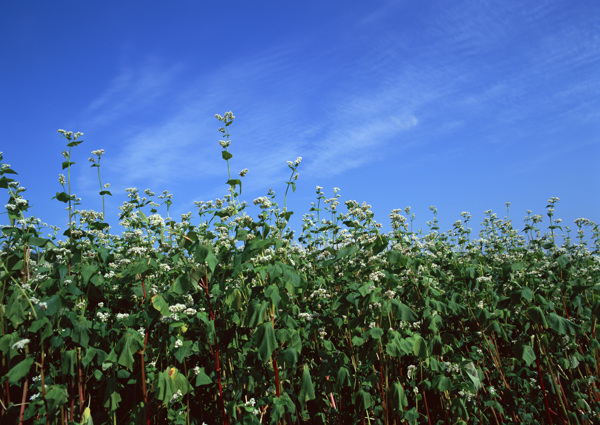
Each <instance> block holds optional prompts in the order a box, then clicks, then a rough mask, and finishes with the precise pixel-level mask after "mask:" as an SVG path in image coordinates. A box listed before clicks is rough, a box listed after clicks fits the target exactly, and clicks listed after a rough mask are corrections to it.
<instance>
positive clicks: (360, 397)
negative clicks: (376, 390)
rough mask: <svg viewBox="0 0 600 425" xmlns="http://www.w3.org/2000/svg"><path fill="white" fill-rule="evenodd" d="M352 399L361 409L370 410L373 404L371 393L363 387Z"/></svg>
mask: <svg viewBox="0 0 600 425" xmlns="http://www.w3.org/2000/svg"><path fill="white" fill-rule="evenodd" d="M352 401H353V403H354V405H355V406H357V408H358V409H359V410H363V411H364V410H369V409H370V408H371V406H372V405H373V400H372V399H371V394H369V393H368V392H366V391H365V390H363V389H359V390H358V391H357V392H355V393H354V394H353V395H352Z"/></svg>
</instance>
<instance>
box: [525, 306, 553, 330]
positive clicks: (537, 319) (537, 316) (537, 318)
mask: <svg viewBox="0 0 600 425" xmlns="http://www.w3.org/2000/svg"><path fill="white" fill-rule="evenodd" d="M527 316H528V317H529V318H530V319H531V320H532V321H533V322H534V323H536V324H538V325H541V326H543V327H544V328H546V329H547V328H548V323H547V322H546V317H545V316H544V312H543V311H542V309H541V308H539V307H537V306H532V307H529V308H528V309H527Z"/></svg>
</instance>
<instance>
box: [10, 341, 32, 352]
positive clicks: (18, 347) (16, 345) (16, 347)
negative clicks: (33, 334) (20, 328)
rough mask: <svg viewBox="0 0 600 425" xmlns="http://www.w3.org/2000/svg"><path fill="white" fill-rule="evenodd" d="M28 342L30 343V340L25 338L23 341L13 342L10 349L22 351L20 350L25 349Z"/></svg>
mask: <svg viewBox="0 0 600 425" xmlns="http://www.w3.org/2000/svg"><path fill="white" fill-rule="evenodd" d="M30 342H31V340H30V339H27V338H25V339H22V340H20V341H17V342H15V343H14V344H13V345H12V349H13V350H22V349H23V348H24V347H25V346H26V345H27V344H29V343H30Z"/></svg>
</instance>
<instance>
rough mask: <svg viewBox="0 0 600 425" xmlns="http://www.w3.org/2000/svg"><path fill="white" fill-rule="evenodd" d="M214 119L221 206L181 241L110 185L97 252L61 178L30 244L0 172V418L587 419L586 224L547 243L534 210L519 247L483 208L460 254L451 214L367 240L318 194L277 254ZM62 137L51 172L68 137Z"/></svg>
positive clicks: (153, 206) (397, 217)
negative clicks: (63, 222) (57, 223)
mask: <svg viewBox="0 0 600 425" xmlns="http://www.w3.org/2000/svg"><path fill="white" fill-rule="evenodd" d="M217 118H218V119H219V120H220V121H222V122H223V123H224V127H223V128H221V129H220V131H221V132H222V133H223V134H225V136H226V140H225V141H221V142H222V143H221V146H222V147H223V149H224V150H223V151H222V157H223V159H224V160H226V161H227V165H228V173H229V179H228V180H227V184H228V185H229V189H230V191H229V195H227V196H226V197H225V198H224V199H222V200H221V199H217V200H216V201H210V202H206V203H203V202H199V203H197V206H198V218H199V220H200V223H199V224H197V225H194V224H192V220H191V215H188V214H186V215H184V216H182V219H181V221H179V222H177V221H175V220H173V219H171V218H170V217H169V215H168V209H169V207H170V205H171V197H170V195H169V194H168V193H167V192H165V193H163V194H162V195H160V196H158V197H156V195H155V194H154V193H152V192H151V191H149V190H146V191H145V192H144V195H145V196H141V194H140V193H139V191H138V190H137V189H128V190H127V196H128V200H127V201H126V202H125V203H124V204H123V206H122V207H121V217H120V220H121V223H120V224H121V225H122V226H123V227H124V231H123V232H122V234H121V235H120V236H117V235H113V234H110V233H109V230H110V229H109V226H108V225H107V223H105V222H104V213H95V212H93V211H85V210H76V209H74V208H73V207H74V206H76V205H78V204H79V203H80V200H79V199H78V198H76V197H75V196H74V195H73V194H71V192H70V181H69V182H66V181H64V180H62V181H61V185H62V186H63V189H64V191H63V192H60V193H57V196H56V198H57V200H58V201H61V202H65V203H68V204H69V225H68V228H67V230H66V231H65V232H64V234H63V236H64V238H63V239H61V238H59V237H58V236H57V234H58V233H57V232H58V228H56V227H54V226H51V229H53V230H54V234H53V235H52V234H51V235H48V236H47V237H44V236H43V229H44V227H45V226H44V225H42V224H41V222H40V220H39V219H37V218H35V217H28V218H26V217H25V214H24V213H25V212H27V210H28V208H29V204H28V202H27V201H26V200H25V199H24V198H23V197H22V195H21V193H22V192H23V191H24V190H25V189H24V188H21V187H20V186H19V184H18V182H15V181H14V180H13V179H12V178H10V175H14V174H16V173H15V172H14V171H13V170H12V169H11V168H10V166H8V165H7V164H0V187H1V188H4V189H7V190H8V195H9V200H8V203H7V205H6V210H7V214H8V217H9V221H10V225H8V226H4V227H3V228H2V235H1V237H0V240H1V244H2V251H1V257H0V264H1V265H2V267H1V268H0V283H1V284H2V295H1V297H2V298H1V299H0V303H1V309H0V325H1V330H2V335H1V337H0V352H1V355H2V363H1V365H0V370H1V371H2V373H1V378H0V385H1V386H0V401H1V402H2V404H1V410H0V422H2V423H3V424H4V423H6V424H11V423H32V424H45V423H61V424H62V423H82V424H91V423H94V424H96V425H99V424H109V423H119V424H121V423H124V424H137V423H145V424H150V423H152V424H162V423H175V424H202V423H210V424H213V423H223V424H229V423H231V424H258V423H271V424H278V423H282V424H283V423H286V424H302V423H340V424H341V423H343V424H346V423H386V424H399V423H409V424H421V423H429V424H446V423H473V424H488V423H490V424H491V423H506V422H513V423H526V424H532V423H554V422H556V423H559V422H560V423H579V424H582V423H585V424H592V423H597V421H598V417H599V415H600V388H599V387H598V376H599V375H598V372H599V367H600V355H599V352H600V344H599V343H598V339H597V333H598V330H599V326H598V317H599V316H600V257H599V255H598V254H599V252H600V251H599V249H600V231H599V228H598V225H596V224H595V223H593V222H591V221H589V220H584V219H580V220H578V221H577V222H576V225H577V226H578V228H579V230H578V238H579V243H572V240H571V237H570V233H569V232H570V230H569V229H566V231H567V235H566V237H565V238H564V243H563V244H562V245H561V246H557V245H556V244H555V233H554V230H556V229H561V230H563V229H562V228H561V227H560V226H558V224H559V223H560V221H559V220H556V219H554V218H553V211H554V204H555V203H556V201H557V199H556V198H551V199H550V201H549V205H548V216H549V218H550V230H551V232H550V233H549V234H546V235H543V236H542V235H541V234H540V230H539V229H538V228H537V226H538V224H539V222H540V221H541V216H537V215H534V216H531V215H528V216H527V218H526V219H525V224H526V226H525V230H524V235H520V234H519V232H518V231H517V230H516V229H514V228H513V226H512V222H511V221H510V220H508V219H506V218H505V219H504V220H501V219H499V218H497V216H496V214H492V213H491V211H490V212H488V213H487V218H486V219H485V221H484V223H483V230H482V231H481V233H480V234H479V238H475V239H471V237H470V232H471V230H470V229H469V228H468V227H467V224H468V220H469V218H470V216H469V215H468V213H464V214H463V218H464V222H463V221H461V220H459V221H457V223H455V225H454V227H453V229H452V230H450V231H448V232H446V233H438V230H439V229H438V228H437V218H436V217H435V214H436V213H437V212H436V210H435V208H432V210H433V212H434V221H433V223H432V226H431V229H430V232H429V233H428V234H425V235H423V234H422V233H421V232H418V233H415V232H412V229H411V227H412V226H411V225H410V223H411V222H412V221H411V222H409V221H408V220H407V218H406V217H405V216H404V215H402V211H401V210H394V211H392V213H391V214H390V219H391V225H392V228H393V231H391V232H389V233H387V234H383V233H381V231H380V228H381V225H380V224H379V223H377V222H376V221H375V220H374V215H373V213H372V211H371V209H370V206H369V205H367V204H365V203H363V204H362V205H361V204H359V203H358V202H356V201H347V202H346V203H345V206H346V212H341V211H340V210H339V209H338V206H339V204H340V201H339V198H340V195H339V194H338V193H337V192H338V190H337V189H336V190H334V196H333V197H332V198H326V197H325V195H324V193H323V192H322V189H321V188H317V204H316V205H313V207H312V208H311V211H310V212H309V213H308V214H306V215H305V216H304V218H303V223H304V224H303V229H302V233H301V235H300V236H299V237H298V238H295V237H294V233H293V232H292V231H291V230H290V229H289V228H288V226H287V223H288V220H289V218H290V215H291V212H288V211H287V209H286V208H285V207H284V208H283V209H279V207H278V205H277V203H276V202H275V194H274V193H273V192H271V191H270V192H269V194H268V195H267V196H264V197H260V198H257V199H256V200H254V204H255V205H256V207H257V208H258V209H259V213H258V215H257V217H252V216H250V215H248V214H247V213H246V208H247V204H246V203H245V202H240V201H239V196H240V194H241V187H242V184H241V180H240V179H232V178H231V173H230V172H229V160H230V159H231V158H232V155H231V154H230V153H229V150H228V149H229V145H230V140H229V126H230V125H231V123H232V121H233V118H234V117H233V115H232V114H231V113H227V114H225V115H224V116H223V117H221V116H217ZM61 134H62V135H63V136H64V137H66V138H67V141H68V144H67V147H68V148H69V151H68V152H65V154H64V155H65V158H66V159H67V161H65V163H64V164H63V168H64V169H68V170H69V172H70V170H71V165H73V164H74V163H72V162H71V161H70V160H69V159H70V149H71V148H72V147H75V146H77V145H79V144H80V143H81V141H80V140H77V138H78V137H79V136H78V135H81V134H80V133H76V135H75V136H74V135H73V134H72V133H71V132H64V131H63V132H62V133H61ZM95 152H96V153H95V155H97V156H98V159H97V161H98V162H97V163H94V164H95V166H96V167H97V168H98V173H99V172H100V171H99V162H100V156H101V152H102V153H103V151H95ZM1 159H2V158H1V155H0V161H1ZM300 160H301V158H298V159H297V160H296V161H295V162H291V161H290V162H289V163H288V165H289V167H290V168H291V170H292V174H291V177H290V179H289V181H288V182H287V186H286V187H287V188H288V189H289V187H290V186H292V189H295V184H294V181H295V180H296V179H297V168H298V166H299V164H300ZM93 166H94V165H93ZM243 174H245V172H244V173H241V174H240V176H241V177H243ZM98 175H99V176H100V174H98ZM63 178H64V176H63ZM69 178H70V176H69ZM99 178H100V177H99ZM66 183H68V188H67V185H66ZM100 186H101V188H103V187H104V186H102V184H100ZM238 187H239V193H238V192H236V190H237V188H238ZM103 192H106V193H103ZM100 194H101V195H102V196H104V195H107V194H108V195H110V193H109V192H108V191H101V193H100ZM286 194H287V191H286ZM154 199H156V200H160V201H162V205H163V206H165V207H166V208H167V218H163V217H162V216H160V215H159V214H158V208H160V206H161V205H160V204H159V203H157V202H155V201H154ZM322 204H323V206H322ZM321 207H322V208H321ZM404 213H406V214H407V215H408V214H409V213H410V209H409V208H407V209H406V210H404ZM321 215H323V216H327V218H323V219H321ZM413 218H414V215H413ZM409 226H410V227H409ZM586 226H589V227H590V228H591V230H592V234H593V243H594V245H593V247H592V248H590V247H589V246H588V245H587V244H588V243H587V242H586V241H584V238H583V229H584V228H585V227H586Z"/></svg>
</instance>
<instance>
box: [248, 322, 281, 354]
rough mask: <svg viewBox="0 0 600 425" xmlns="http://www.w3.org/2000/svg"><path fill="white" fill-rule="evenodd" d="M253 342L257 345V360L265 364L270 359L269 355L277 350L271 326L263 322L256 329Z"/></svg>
mask: <svg viewBox="0 0 600 425" xmlns="http://www.w3.org/2000/svg"><path fill="white" fill-rule="evenodd" d="M254 341H255V343H256V345H258V358H259V359H260V360H262V362H263V363H266V362H268V361H269V359H270V358H271V354H273V351H274V350H275V349H276V348H277V339H276V338H275V332H274V331H273V324H272V323H271V322H265V323H263V324H262V325H260V326H259V327H258V329H256V333H255V334H254Z"/></svg>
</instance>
